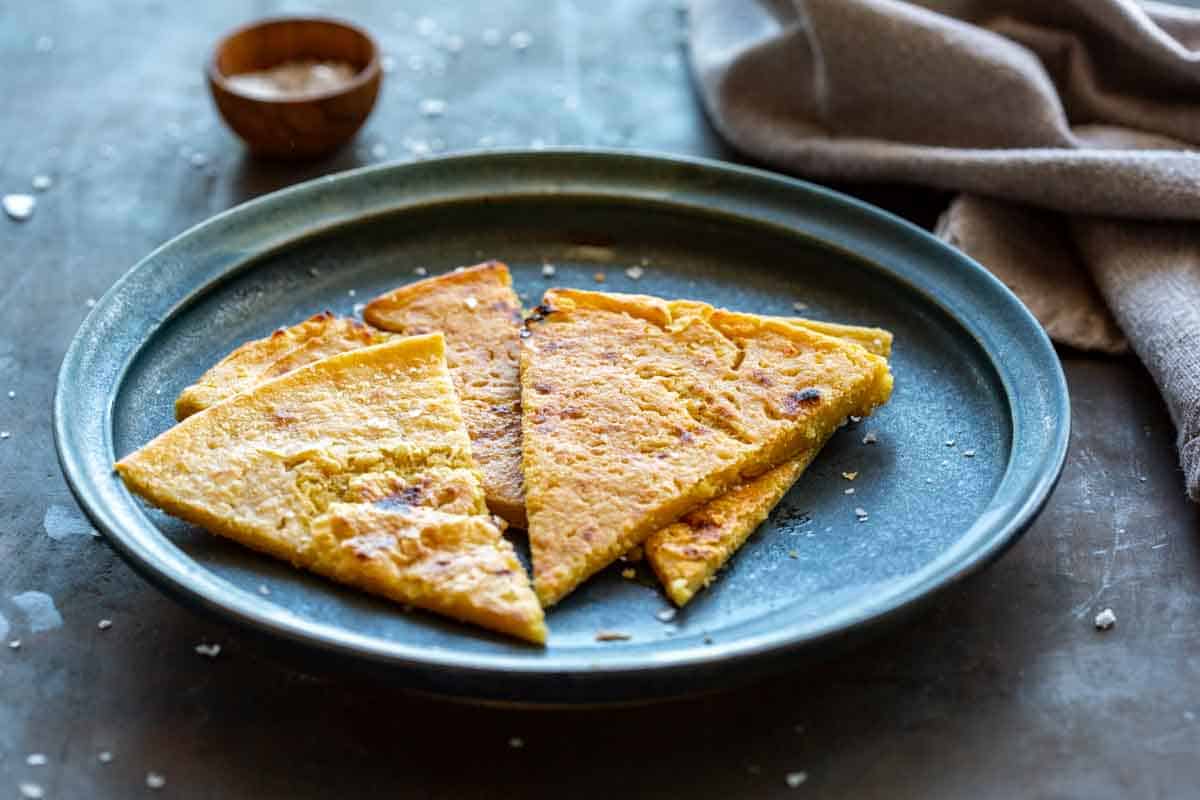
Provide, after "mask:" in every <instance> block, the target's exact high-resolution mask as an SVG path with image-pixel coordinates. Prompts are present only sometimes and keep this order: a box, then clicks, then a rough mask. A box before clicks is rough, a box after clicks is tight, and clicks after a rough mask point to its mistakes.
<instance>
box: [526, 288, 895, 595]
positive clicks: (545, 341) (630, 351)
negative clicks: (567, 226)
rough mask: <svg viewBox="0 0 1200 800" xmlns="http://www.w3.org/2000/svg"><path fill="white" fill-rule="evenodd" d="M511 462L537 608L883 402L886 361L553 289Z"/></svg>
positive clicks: (711, 314)
mask: <svg viewBox="0 0 1200 800" xmlns="http://www.w3.org/2000/svg"><path fill="white" fill-rule="evenodd" d="M522 337H523V338H522V344H523V347H522V349H521V390H522V392H521V400H522V434H523V443H522V458H523V467H524V478H525V492H526V513H527V516H528V520H529V525H528V530H529V539H530V546H531V550H532V553H533V566H534V588H535V590H536V591H537V594H538V598H539V599H540V600H541V602H542V604H543V605H546V606H548V605H552V604H554V603H555V602H558V601H559V600H561V599H562V598H563V597H564V596H566V595H567V594H568V593H569V592H570V591H572V590H573V589H574V588H575V587H576V586H578V585H579V584H580V583H581V582H583V581H584V580H586V579H587V578H588V577H590V576H591V575H592V574H594V573H595V572H597V571H598V570H600V569H602V568H603V567H605V566H606V565H608V564H609V563H611V562H612V561H613V560H615V559H616V558H617V557H618V556H620V555H621V554H623V553H625V552H627V551H628V550H629V549H630V548H632V547H633V546H635V545H639V544H641V543H642V542H643V541H644V540H645V539H646V538H647V537H648V536H649V535H650V534H652V533H654V532H655V531H657V530H660V529H661V528H664V527H666V526H667V525H669V524H671V523H672V522H675V521H676V520H678V519H679V518H680V517H681V516H682V515H684V514H686V513H687V512H689V511H691V510H692V509H695V508H696V507H698V506H700V505H701V504H703V503H705V502H707V501H709V500H711V499H713V498H714V497H716V496H718V495H720V494H722V493H724V492H726V491H728V490H729V489H731V488H733V487H734V486H736V485H737V484H739V483H742V482H745V481H746V480H748V479H750V478H753V477H756V476H758V475H761V474H762V473H764V472H766V471H767V470H769V469H771V468H773V467H775V466H778V465H780V464H782V463H783V462H784V461H787V460H788V459H791V458H793V457H795V456H797V455H799V454H800V453H801V452H802V451H804V450H805V449H806V448H813V447H819V446H820V444H821V443H823V442H824V441H825V439H827V438H828V436H829V435H830V434H831V433H832V432H833V431H834V430H835V429H836V428H837V427H838V426H839V425H841V424H842V423H843V422H844V421H845V419H846V418H847V417H848V416H850V415H856V416H866V415H867V414H869V413H871V411H873V410H874V408H875V407H877V406H878V405H880V404H882V403H884V402H886V401H887V399H888V397H889V396H890V393H891V386H892V378H891V373H890V372H889V371H888V366H887V361H886V360H885V359H883V358H881V357H879V356H876V355H874V354H872V353H870V352H868V351H867V350H866V349H864V348H862V347H860V346H858V345H856V344H852V343H848V342H846V341H844V340H840V339H836V338H833V337H830V336H826V335H824V334H821V333H817V332H815V331H812V330H810V329H808V328H804V327H802V326H797V325H792V324H790V323H788V322H784V321H781V320H776V319H771V318H766V317H759V316H754V315H749V314H738V313H734V312H730V311H723V310H719V309H714V308H713V307H711V306H708V305H706V304H703V303H697V302H691V301H675V302H668V301H665V300H661V299H658V298H653V297H645V296H640V295H617V294H605V293H600V292H586V291H575V290H566V289H560V290H550V291H549V292H547V293H546V295H545V297H544V299H543V303H542V304H541V305H540V306H539V307H538V308H537V309H536V310H535V313H534V314H533V315H532V316H531V317H530V318H529V319H528V320H527V322H526V328H525V330H524V331H523V332H522Z"/></svg>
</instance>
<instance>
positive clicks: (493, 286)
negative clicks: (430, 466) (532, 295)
mask: <svg viewBox="0 0 1200 800" xmlns="http://www.w3.org/2000/svg"><path fill="white" fill-rule="evenodd" d="M363 317H364V318H365V319H366V320H367V322H369V323H371V324H372V325H375V326H376V327H379V328H383V329H384V330H388V331H395V332H396V333H402V334H418V333H429V332H431V331H441V332H442V333H444V334H445V335H446V361H447V363H448V364H449V365H450V374H451V375H452V376H453V377H454V385H455V388H456V389H457V390H458V396H459V399H460V400H461V402H462V410H463V418H464V419H465V420H466V423H467V432H468V433H469V434H470V436H471V447H472V449H473V451H474V453H475V460H476V461H477V462H478V463H479V467H480V469H481V470H482V471H483V488H484V491H485V492H486V494H487V502H488V506H489V507H490V508H491V509H492V512H493V513H495V514H498V515H499V516H501V517H503V518H504V519H505V520H507V521H508V522H509V523H510V524H512V525H514V526H516V527H518V528H524V527H525V493H524V490H523V487H522V480H521V385H520V376H519V374H518V356H519V352H520V346H519V343H518V339H517V334H518V332H519V330H520V322H521V302H520V300H519V299H518V298H517V294H516V292H514V291H513V288H512V278H511V277H510V276H509V274H508V267H506V266H505V265H504V264H502V263H500V262H499V261H489V262H487V263H484V264H479V265H477V266H474V267H467V268H465V269H461V270H457V271H455V272H450V273H447V274H445V275H439V276H437V277H434V278H428V279H426V280H423V281H417V282H416V283H411V284H409V285H407V286H401V287H400V288H398V289H396V290H394V291H392V292H389V293H388V294H385V295H382V296H380V297H377V298H375V299H374V300H372V301H371V302H370V303H368V304H367V307H366V309H365V310H364V311H363Z"/></svg>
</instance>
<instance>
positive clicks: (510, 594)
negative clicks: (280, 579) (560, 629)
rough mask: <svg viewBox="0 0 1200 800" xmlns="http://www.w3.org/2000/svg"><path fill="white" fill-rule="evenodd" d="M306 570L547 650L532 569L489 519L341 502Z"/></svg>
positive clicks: (319, 526)
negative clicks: (528, 570)
mask: <svg viewBox="0 0 1200 800" xmlns="http://www.w3.org/2000/svg"><path fill="white" fill-rule="evenodd" d="M312 535H313V538H312V546H311V547H310V548H309V550H308V551H307V554H306V562H305V566H307V567H308V568H309V569H311V570H313V571H314V572H318V573H321V574H322V575H326V576H328V577H331V578H333V579H334V580H337V581H339V582H341V583H345V584H349V585H351V586H357V587H358V588H360V589H364V590H366V591H368V592H372V593H374V594H378V595H382V596H384V597H387V598H389V599H391V600H395V601H396V602H399V603H409V604H411V605H414V606H417V607H419V608H424V609H427V610H430V611H436V612H438V613H440V614H445V615H446V616H448V617H453V618H454V619H458V620H462V621H464V622H470V623H474V624H476V625H480V626H482V627H485V628H489V629H491V630H495V631H500V632H501V633H507V634H510V635H512V636H517V637H519V638H522V639H526V640H528V641H531V642H535V643H538V644H541V643H543V642H545V641H546V625H545V621H544V618H543V613H542V607H541V605H539V604H538V601H537V598H536V597H535V596H534V594H533V590H532V589H531V588H530V586H529V578H528V576H527V575H526V574H525V569H524V568H523V567H522V566H521V563H520V562H519V561H518V560H517V556H516V553H515V552H514V551H513V547H512V545H511V544H510V543H509V542H508V540H506V539H505V538H504V537H503V536H501V535H500V528H499V527H497V525H496V523H495V522H494V521H493V520H492V519H491V518H490V517H486V516H464V515H462V514H448V513H445V512H443V511H435V510H432V509H429V508H413V507H407V506H400V507H397V508H394V509H393V508H380V507H378V506H374V505H366V504H360V503H354V504H349V503H334V504H333V505H331V506H330V509H329V512H328V513H326V514H324V515H322V516H321V517H318V518H317V519H316V520H314V522H313V527H312Z"/></svg>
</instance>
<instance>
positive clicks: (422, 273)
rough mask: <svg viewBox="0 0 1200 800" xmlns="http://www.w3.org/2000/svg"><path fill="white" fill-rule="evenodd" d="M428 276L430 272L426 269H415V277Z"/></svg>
mask: <svg viewBox="0 0 1200 800" xmlns="http://www.w3.org/2000/svg"><path fill="white" fill-rule="evenodd" d="M428 274H429V270H427V269H425V268H424V267H416V268H415V269H413V275H417V276H422V277H423V276H425V275H428Z"/></svg>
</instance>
